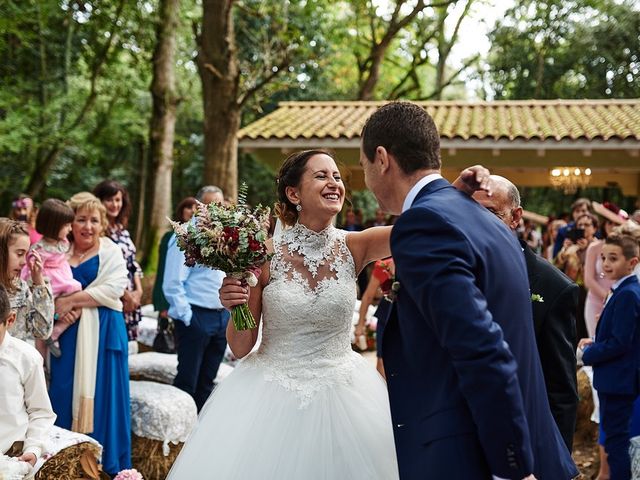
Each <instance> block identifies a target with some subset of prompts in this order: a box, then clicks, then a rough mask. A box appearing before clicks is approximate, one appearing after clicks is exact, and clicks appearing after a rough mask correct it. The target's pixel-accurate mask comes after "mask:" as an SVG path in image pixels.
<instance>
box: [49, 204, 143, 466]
mask: <svg viewBox="0 0 640 480" xmlns="http://www.w3.org/2000/svg"><path fill="white" fill-rule="evenodd" d="M68 203H69V206H70V207H71V209H72V210H73V211H74V214H75V217H74V220H73V224H72V229H71V236H72V239H71V250H70V253H69V264H70V265H71V269H72V271H73V277H74V278H75V279H76V280H78V281H79V282H80V284H81V285H82V288H83V289H82V290H81V291H79V292H75V293H73V294H71V295H67V296H61V297H58V298H57V299H56V302H55V304H56V315H57V316H58V321H62V322H66V323H68V324H70V326H69V327H68V328H67V330H65V332H64V333H63V334H62V335H61V336H60V339H59V342H60V347H61V350H62V355H61V356H60V358H52V359H51V382H50V388H49V396H50V397H51V404H52V405H53V409H54V411H55V412H56V414H57V415H58V418H57V420H56V425H58V426H60V427H62V428H67V429H71V430H74V431H77V432H81V433H87V434H89V435H90V436H92V437H93V438H95V439H96V440H97V441H98V442H100V444H102V446H103V447H104V450H103V453H102V464H103V470H104V471H105V472H107V473H109V474H111V475H113V474H116V473H118V472H119V471H120V470H123V469H126V468H130V466H131V420H130V405H129V372H128V366H127V362H128V358H127V355H128V342H127V331H126V326H125V323H124V317H123V315H122V302H121V300H120V298H121V297H122V294H123V292H124V289H125V288H126V286H127V281H128V279H127V267H126V264H125V261H124V258H123V257H122V251H121V250H120V248H119V247H118V246H117V245H116V244H115V243H113V242H112V241H111V240H110V239H108V238H106V237H105V236H104V233H105V231H106V228H107V214H106V210H105V207H104V206H103V205H102V202H100V200H98V199H97V198H96V197H95V196H93V195H92V194H91V193H88V192H81V193H78V194H76V195H74V196H73V197H71V199H70V200H69V202H68Z"/></svg>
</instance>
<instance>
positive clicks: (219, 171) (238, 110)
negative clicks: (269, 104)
mask: <svg viewBox="0 0 640 480" xmlns="http://www.w3.org/2000/svg"><path fill="white" fill-rule="evenodd" d="M324 5H325V2H324V1H321V0H309V1H306V2H300V1H297V2H262V1H260V0H246V1H244V2H242V3H237V4H236V2H234V0H203V1H202V12H203V15H202V24H201V27H200V28H199V29H198V27H197V26H195V27H194V30H195V33H196V43H197V49H198V52H197V57H196V62H197V65H198V72H199V74H200V78H201V82H202V97H203V106H204V157H205V158H204V182H205V183H212V184H215V185H218V186H219V187H221V188H222V189H223V190H224V191H225V195H228V196H231V197H235V195H236V194H237V187H238V180H237V165H238V160H237V147H238V141H237V138H236V135H237V132H238V130H239V128H240V122H241V114H242V111H243V108H244V107H245V106H248V105H249V104H250V103H251V102H253V101H255V100H256V98H258V96H259V94H261V92H263V91H265V90H269V89H270V92H271V93H274V92H275V91H276V90H278V89H286V88H289V87H291V86H292V85H295V84H296V82H299V80H298V77H300V76H301V75H304V71H305V69H306V68H307V63H308V62H310V61H312V60H313V59H314V58H316V57H317V52H318V51H319V47H320V45H321V43H322V41H321V39H320V36H321V35H320V33H319V32H321V30H322V29H321V28H320V26H321V24H322V18H323V10H322V7H323V6H324ZM236 23H241V24H242V25H243V28H238V29H236V28H235V27H234V25H235V24H236ZM240 53H242V55H240Z"/></svg>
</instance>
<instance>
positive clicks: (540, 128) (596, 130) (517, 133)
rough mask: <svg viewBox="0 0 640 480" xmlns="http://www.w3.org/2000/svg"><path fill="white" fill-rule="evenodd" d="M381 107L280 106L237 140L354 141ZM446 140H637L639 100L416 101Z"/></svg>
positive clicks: (340, 104) (360, 104)
mask: <svg viewBox="0 0 640 480" xmlns="http://www.w3.org/2000/svg"><path fill="white" fill-rule="evenodd" d="M385 103H386V102H338V101H336V102H282V103H280V104H279V107H278V108H277V109H276V110H275V111H273V112H272V113H270V114H268V115H266V116H264V117H263V118H261V119H259V120H257V121H255V122H253V123H251V124H249V125H247V126H246V127H244V128H243V129H242V130H240V132H239V133H238V138H239V139H240V140H249V139H254V140H276V139H288V140H295V139H314V138H321V139H329V138H333V139H357V138H358V137H359V135H360V131H361V129H362V126H363V125H364V122H365V120H366V119H367V117H368V116H369V115H371V114H372V113H373V112H374V111H375V110H376V109H377V108H378V107H380V106H382V105H384V104H385ZM416 103H418V104H419V105H422V106H423V107H424V108H425V109H426V110H427V111H428V112H429V114H430V115H431V116H433V118H434V120H435V122H436V125H437V126H438V129H439V130H440V136H441V137H442V138H446V139H463V140H467V139H480V140H483V139H487V140H498V139H508V140H514V139H521V140H534V139H535V140H558V141H559V140H579V139H580V140H609V139H618V140H640V99H632V100H522V101H495V102H473V103H466V102H457V101H455V102H452V101H442V102H416Z"/></svg>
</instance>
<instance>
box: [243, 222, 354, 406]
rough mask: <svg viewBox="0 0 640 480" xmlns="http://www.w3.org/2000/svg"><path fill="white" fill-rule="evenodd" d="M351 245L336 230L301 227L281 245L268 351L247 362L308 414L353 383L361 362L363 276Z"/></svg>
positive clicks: (266, 321)
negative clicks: (328, 391)
mask: <svg viewBox="0 0 640 480" xmlns="http://www.w3.org/2000/svg"><path fill="white" fill-rule="evenodd" d="M345 239H346V232H344V231H342V230H338V229H336V228H334V227H333V226H329V227H328V228H326V229H325V230H323V231H321V232H319V233H317V232H314V231H312V230H309V229H307V228H306V227H305V226H304V225H301V224H296V225H295V226H294V227H292V228H290V229H287V230H284V231H283V232H282V233H281V235H279V236H276V237H274V239H273V244H274V256H273V258H272V260H271V267H270V281H269V284H268V285H267V286H266V287H265V288H264V290H263V294H262V321H263V327H262V328H263V330H262V343H261V345H260V348H259V349H258V351H257V353H256V354H255V355H253V356H252V357H249V358H248V359H247V360H248V361H249V362H258V363H260V364H261V366H266V367H267V369H266V372H267V373H266V375H267V376H268V378H269V379H271V380H274V381H278V382H279V383H281V384H282V385H284V386H285V387H286V388H288V389H290V390H294V391H296V392H297V393H298V394H299V395H300V400H301V406H302V407H303V406H304V405H306V404H308V402H309V401H311V399H312V397H313V395H314V393H316V392H317V391H319V390H321V389H323V388H326V387H328V386H330V385H333V384H335V383H336V382H348V381H350V376H351V374H352V372H353V362H354V361H357V360H359V359H360V360H361V358H360V357H359V356H358V355H357V354H355V353H353V351H352V350H351V345H350V329H351V323H352V318H353V308H354V305H355V301H356V283H355V279H356V275H355V266H354V262H353V257H352V256H351V252H350V251H349V249H348V248H347V245H346V242H345ZM354 357H355V358H354ZM265 363H266V365H265Z"/></svg>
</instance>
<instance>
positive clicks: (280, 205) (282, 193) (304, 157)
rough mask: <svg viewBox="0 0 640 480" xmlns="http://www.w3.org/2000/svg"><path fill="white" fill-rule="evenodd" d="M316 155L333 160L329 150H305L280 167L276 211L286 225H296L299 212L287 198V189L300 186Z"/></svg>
mask: <svg viewBox="0 0 640 480" xmlns="http://www.w3.org/2000/svg"><path fill="white" fill-rule="evenodd" d="M314 155H328V156H329V157H331V158H333V155H332V154H331V153H330V152H328V151H327V150H322V149H317V150H303V151H301V152H295V153H292V154H291V155H289V156H288V157H287V159H286V160H285V161H284V162H283V163H282V166H281V167H280V171H279V172H278V176H277V177H276V182H277V185H278V201H277V202H276V205H275V208H274V211H275V214H276V215H277V216H278V217H279V218H280V220H281V221H282V223H284V224H285V225H295V223H296V222H297V221H298V211H297V210H296V206H295V205H294V204H293V203H291V201H290V200H289V199H288V198H287V194H286V189H287V187H298V186H299V185H300V180H301V179H302V174H303V173H304V170H305V168H306V167H307V162H309V159H310V158H311V157H313V156H314ZM334 160H335V159H334ZM303 208H304V205H303Z"/></svg>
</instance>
